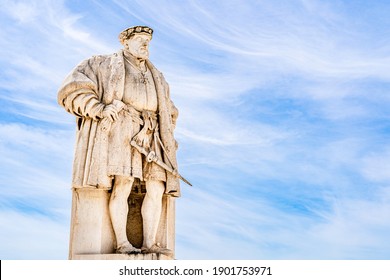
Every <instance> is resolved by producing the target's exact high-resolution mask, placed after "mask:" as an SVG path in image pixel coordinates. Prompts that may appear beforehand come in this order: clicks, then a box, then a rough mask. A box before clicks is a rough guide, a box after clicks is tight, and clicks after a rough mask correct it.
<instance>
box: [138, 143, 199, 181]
mask: <svg viewBox="0 0 390 280" xmlns="http://www.w3.org/2000/svg"><path fill="white" fill-rule="evenodd" d="M130 145H131V146H133V147H134V148H136V149H137V151H138V152H140V153H141V154H143V155H144V156H145V157H146V161H147V162H154V163H156V164H157V165H158V166H160V167H162V168H164V169H165V170H166V171H168V172H169V173H171V174H172V175H173V176H175V177H177V178H179V179H180V180H182V181H183V182H184V183H186V184H187V185H189V186H191V187H192V184H191V183H190V182H189V181H187V180H186V179H185V178H184V177H183V176H181V175H180V174H179V173H178V172H177V170H176V169H173V168H172V167H170V166H169V165H167V164H166V163H165V162H163V161H162V160H160V159H159V158H158V157H157V155H156V153H155V152H154V151H151V152H148V151H147V150H146V149H145V148H144V147H142V146H140V145H138V144H137V142H135V141H134V140H131V142H130Z"/></svg>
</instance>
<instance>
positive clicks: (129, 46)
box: [119, 26, 153, 59]
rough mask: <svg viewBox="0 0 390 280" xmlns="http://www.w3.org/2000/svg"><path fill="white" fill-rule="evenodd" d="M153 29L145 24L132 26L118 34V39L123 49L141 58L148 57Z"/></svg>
mask: <svg viewBox="0 0 390 280" xmlns="http://www.w3.org/2000/svg"><path fill="white" fill-rule="evenodd" d="M152 34H153V29H151V28H150V27H147V26H133V27H129V28H127V29H125V30H123V31H122V32H121V33H120V34H119V41H120V42H121V44H122V45H123V46H124V48H125V50H127V51H128V52H129V53H131V54H132V55H133V56H135V57H137V58H141V59H147V58H148V57H149V42H150V40H152Z"/></svg>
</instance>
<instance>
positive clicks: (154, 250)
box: [141, 243, 173, 257]
mask: <svg viewBox="0 0 390 280" xmlns="http://www.w3.org/2000/svg"><path fill="white" fill-rule="evenodd" d="M141 252H142V253H143V254H163V255H166V256H168V257H172V256H173V251H172V250H170V249H167V248H161V247H160V244H158V243H157V244H154V245H153V246H152V247H150V248H146V247H142V248H141Z"/></svg>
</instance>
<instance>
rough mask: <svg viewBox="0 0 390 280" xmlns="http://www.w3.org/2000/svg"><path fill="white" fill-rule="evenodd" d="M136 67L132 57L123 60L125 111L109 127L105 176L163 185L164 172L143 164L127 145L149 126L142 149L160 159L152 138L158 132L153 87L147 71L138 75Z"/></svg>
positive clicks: (159, 152) (159, 148)
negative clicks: (152, 152)
mask: <svg viewBox="0 0 390 280" xmlns="http://www.w3.org/2000/svg"><path fill="white" fill-rule="evenodd" d="M136 63H137V61H136V59H135V58H134V57H129V56H127V57H125V86H124V92H123V98H122V102H124V103H125V104H126V105H127V106H128V107H127V108H125V109H123V110H122V111H121V112H120V113H119V119H118V120H117V121H115V122H113V123H112V124H111V132H110V134H109V140H108V141H109V142H110V145H109V146H108V170H107V171H108V175H109V176H113V175H121V176H132V177H135V178H139V179H141V180H159V181H165V180H166V175H165V170H164V169H162V168H161V167H159V166H157V165H156V164H155V163H146V162H145V160H143V158H144V156H143V155H141V153H140V152H139V151H138V150H137V149H135V148H134V147H132V146H131V145H130V141H131V140H132V139H133V137H134V136H136V135H137V134H138V133H139V132H140V131H141V129H142V128H143V127H144V126H145V125H149V126H150V127H149V128H147V129H146V132H147V135H145V137H144V145H143V147H144V148H146V149H147V150H148V151H151V150H153V151H154V152H155V153H156V154H157V155H158V157H159V158H160V159H162V151H161V150H162V149H161V146H160V143H159V141H158V139H156V138H155V137H157V135H156V136H155V135H154V132H155V130H156V129H157V128H158V125H157V123H158V122H157V109H158V100H157V92H156V87H155V85H154V82H153V77H152V74H151V72H150V70H149V69H148V68H147V67H146V66H145V65H144V67H145V71H141V70H140V69H139V68H138V67H137V66H136ZM143 113H144V114H143ZM145 113H146V114H145ZM146 115H148V117H146ZM156 133H158V131H157V132H156ZM158 137H159V136H158Z"/></svg>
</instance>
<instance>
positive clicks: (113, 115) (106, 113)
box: [103, 104, 118, 122]
mask: <svg viewBox="0 0 390 280" xmlns="http://www.w3.org/2000/svg"><path fill="white" fill-rule="evenodd" d="M103 117H104V118H107V119H108V120H109V121H111V122H113V121H116V120H117V119H118V109H117V108H116V107H115V105H113V104H109V105H106V107H104V109H103Z"/></svg>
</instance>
